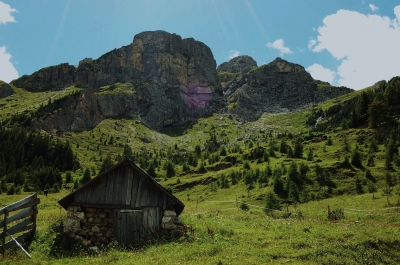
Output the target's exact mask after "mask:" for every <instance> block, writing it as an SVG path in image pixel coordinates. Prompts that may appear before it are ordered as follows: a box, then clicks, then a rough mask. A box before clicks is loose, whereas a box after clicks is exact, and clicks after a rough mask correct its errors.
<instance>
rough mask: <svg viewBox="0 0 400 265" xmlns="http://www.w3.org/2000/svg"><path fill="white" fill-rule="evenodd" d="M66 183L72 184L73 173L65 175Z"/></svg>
mask: <svg viewBox="0 0 400 265" xmlns="http://www.w3.org/2000/svg"><path fill="white" fill-rule="evenodd" d="M65 182H66V183H71V182H72V175H71V172H69V171H68V172H67V174H66V175H65Z"/></svg>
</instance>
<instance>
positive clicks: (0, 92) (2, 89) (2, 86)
mask: <svg viewBox="0 0 400 265" xmlns="http://www.w3.org/2000/svg"><path fill="white" fill-rule="evenodd" d="M12 94H14V90H13V89H12V88H11V86H10V85H9V84H7V83H6V82H3V81H1V80H0V99H2V98H5V97H8V96H11V95H12Z"/></svg>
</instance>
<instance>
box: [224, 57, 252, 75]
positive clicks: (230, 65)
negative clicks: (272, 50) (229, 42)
mask: <svg viewBox="0 0 400 265" xmlns="http://www.w3.org/2000/svg"><path fill="white" fill-rule="evenodd" d="M252 67H257V62H256V61H255V60H254V59H253V58H251V57H250V56H247V55H241V56H237V57H235V58H232V59H231V60H230V61H229V62H225V63H222V64H220V65H219V66H218V68H217V72H219V73H220V72H228V73H239V72H242V71H243V70H246V69H248V68H252Z"/></svg>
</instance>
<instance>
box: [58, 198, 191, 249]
mask: <svg viewBox="0 0 400 265" xmlns="http://www.w3.org/2000/svg"><path fill="white" fill-rule="evenodd" d="M112 213H113V210H112V209H102V208H85V207H79V206H69V207H68V211H67V219H66V221H65V224H64V233H66V234H68V235H69V236H70V237H72V238H74V239H75V240H77V241H78V242H80V243H81V244H83V245H85V246H96V245H108V244H110V243H116V242H117V241H116V238H115V236H114V231H113V216H112ZM161 228H162V231H161V232H162V234H164V235H169V236H172V237H180V236H181V235H183V234H184V233H186V226H184V225H183V224H182V223H181V221H180V220H179V218H178V217H177V216H176V213H175V212H174V211H172V210H166V211H164V217H163V218H162V226H161Z"/></svg>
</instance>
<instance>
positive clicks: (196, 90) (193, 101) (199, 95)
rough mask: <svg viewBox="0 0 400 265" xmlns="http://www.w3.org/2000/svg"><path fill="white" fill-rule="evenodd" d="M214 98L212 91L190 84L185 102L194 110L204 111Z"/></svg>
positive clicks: (199, 85)
mask: <svg viewBox="0 0 400 265" xmlns="http://www.w3.org/2000/svg"><path fill="white" fill-rule="evenodd" d="M211 96H212V91H211V89H210V88H209V87H208V86H206V85H204V84H199V83H193V84H189V85H188V86H187V88H186V91H185V94H184V100H185V103H186V105H187V106H188V108H190V109H193V110H198V109H204V108H205V107H207V105H208V102H209V101H210V99H211Z"/></svg>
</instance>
